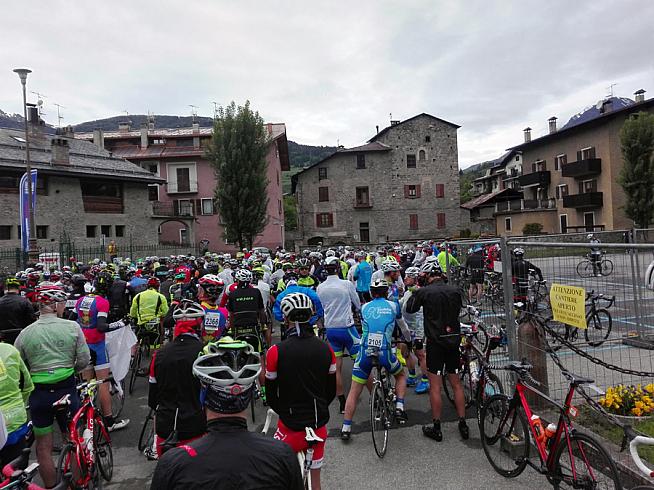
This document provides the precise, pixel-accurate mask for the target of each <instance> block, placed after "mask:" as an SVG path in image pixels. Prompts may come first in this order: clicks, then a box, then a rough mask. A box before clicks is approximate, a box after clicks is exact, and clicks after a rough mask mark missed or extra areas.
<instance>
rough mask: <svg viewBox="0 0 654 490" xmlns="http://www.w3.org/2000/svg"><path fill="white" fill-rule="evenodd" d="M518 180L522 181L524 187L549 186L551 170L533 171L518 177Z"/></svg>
mask: <svg viewBox="0 0 654 490" xmlns="http://www.w3.org/2000/svg"><path fill="white" fill-rule="evenodd" d="M518 182H520V185H521V186H522V187H530V186H533V185H537V186H538V187H547V186H548V185H549V184H550V171H549V170H541V171H540V172H532V173H530V174H525V175H522V176H520V177H519V178H518Z"/></svg>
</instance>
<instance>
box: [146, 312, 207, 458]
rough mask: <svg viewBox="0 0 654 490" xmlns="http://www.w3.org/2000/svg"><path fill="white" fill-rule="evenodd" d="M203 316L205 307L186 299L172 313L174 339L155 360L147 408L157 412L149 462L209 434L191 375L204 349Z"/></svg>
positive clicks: (151, 366)
mask: <svg viewBox="0 0 654 490" xmlns="http://www.w3.org/2000/svg"><path fill="white" fill-rule="evenodd" d="M203 317H204V310H203V309H202V306H200V305H199V304H197V303H194V302H192V301H190V300H183V301H182V302H181V303H180V304H179V305H177V307H176V308H175V311H174V312H173V319H174V320H175V330H174V340H173V341H172V342H169V343H168V344H166V345H165V346H164V347H163V348H162V349H161V350H159V351H157V352H156V353H155V355H154V356H153V357H152V363H151V365H150V383H149V392H148V405H149V407H150V408H151V409H153V410H155V411H156V418H155V420H156V424H155V428H156V438H155V445H156V446H155V447H156V455H155V454H154V451H153V450H152V449H153V448H145V450H144V451H143V453H144V454H145V455H146V456H147V457H148V459H157V457H160V456H161V455H162V454H163V452H164V449H165V448H166V447H168V446H171V447H174V446H178V445H180V444H186V443H188V442H190V441H192V440H195V439H197V438H198V437H201V436H202V435H204V433H205V431H206V418H205V415H204V410H203V409H202V405H201V404H200V382H199V381H198V379H197V378H196V377H194V376H193V372H192V368H193V362H194V361H195V360H196V359H197V357H198V353H199V352H200V351H201V350H202V347H203V344H202V339H201V338H200V334H201V330H202V319H203Z"/></svg>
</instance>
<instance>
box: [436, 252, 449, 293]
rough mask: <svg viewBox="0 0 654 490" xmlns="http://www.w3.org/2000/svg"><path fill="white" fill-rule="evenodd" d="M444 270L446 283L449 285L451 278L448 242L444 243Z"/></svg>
mask: <svg viewBox="0 0 654 490" xmlns="http://www.w3.org/2000/svg"><path fill="white" fill-rule="evenodd" d="M437 257H438V256H437ZM445 269H446V274H447V282H448V284H449V283H450V279H451V278H450V244H449V243H448V242H445Z"/></svg>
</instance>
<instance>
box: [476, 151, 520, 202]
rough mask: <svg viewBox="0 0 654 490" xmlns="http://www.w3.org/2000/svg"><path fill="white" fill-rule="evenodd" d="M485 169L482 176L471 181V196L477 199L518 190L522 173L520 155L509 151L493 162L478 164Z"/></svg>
mask: <svg viewBox="0 0 654 490" xmlns="http://www.w3.org/2000/svg"><path fill="white" fill-rule="evenodd" d="M480 165H481V166H482V167H486V170H485V171H484V175H482V176H481V177H477V178H476V179H475V180H473V181H472V194H473V195H474V196H475V197H477V196H480V195H482V194H490V193H494V192H497V191H501V190H503V189H515V190H520V185H519V184H518V178H519V177H520V175H521V172H522V155H521V154H520V153H518V152H516V151H512V150H509V151H507V152H506V153H505V154H504V155H502V156H501V157H499V158H496V159H495V160H491V161H488V162H483V163H481V164H480Z"/></svg>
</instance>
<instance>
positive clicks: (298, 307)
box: [279, 293, 313, 323]
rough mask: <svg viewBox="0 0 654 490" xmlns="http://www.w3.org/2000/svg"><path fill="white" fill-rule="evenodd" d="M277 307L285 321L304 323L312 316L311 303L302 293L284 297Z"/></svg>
mask: <svg viewBox="0 0 654 490" xmlns="http://www.w3.org/2000/svg"><path fill="white" fill-rule="evenodd" d="M279 306H280V308H281V310H282V314H283V315H284V318H286V319H287V320H291V321H296V322H300V323H305V322H308V321H309V319H310V318H311V317H312V316H313V302H312V301H311V298H309V296H307V295H306V294H304V293H291V294H288V295H286V296H284V298H283V299H282V301H281V303H280V305H279Z"/></svg>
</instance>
